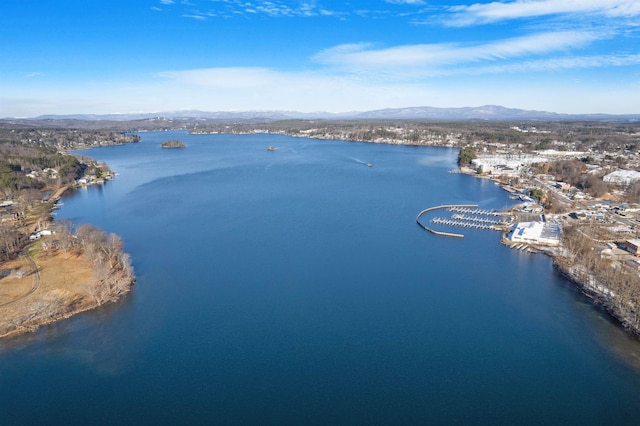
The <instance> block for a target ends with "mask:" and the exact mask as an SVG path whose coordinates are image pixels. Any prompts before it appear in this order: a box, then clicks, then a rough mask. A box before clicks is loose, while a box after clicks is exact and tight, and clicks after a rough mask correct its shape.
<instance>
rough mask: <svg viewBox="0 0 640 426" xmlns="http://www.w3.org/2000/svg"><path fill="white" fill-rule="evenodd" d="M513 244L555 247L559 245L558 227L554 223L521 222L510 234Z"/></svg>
mask: <svg viewBox="0 0 640 426" xmlns="http://www.w3.org/2000/svg"><path fill="white" fill-rule="evenodd" d="M511 241H513V242H514V243H525V244H539V245H544V246H557V245H559V244H560V226H559V225H557V224H555V223H545V222H521V223H518V224H517V225H516V227H515V228H514V229H513V232H512V234H511Z"/></svg>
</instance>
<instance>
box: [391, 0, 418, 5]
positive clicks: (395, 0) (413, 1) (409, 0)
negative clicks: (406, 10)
mask: <svg viewBox="0 0 640 426" xmlns="http://www.w3.org/2000/svg"><path fill="white" fill-rule="evenodd" d="M385 2H387V3H390V4H410V5H417V6H422V5H424V4H426V3H425V2H424V1H423V0H385Z"/></svg>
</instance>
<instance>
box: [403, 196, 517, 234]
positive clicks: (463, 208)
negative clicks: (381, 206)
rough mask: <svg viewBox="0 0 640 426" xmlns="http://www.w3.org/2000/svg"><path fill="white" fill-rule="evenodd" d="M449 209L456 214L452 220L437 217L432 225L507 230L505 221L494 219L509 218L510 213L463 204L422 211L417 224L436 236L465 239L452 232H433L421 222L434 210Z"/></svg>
mask: <svg viewBox="0 0 640 426" xmlns="http://www.w3.org/2000/svg"><path fill="white" fill-rule="evenodd" d="M438 209H447V210H449V211H450V212H453V213H454V214H453V215H452V216H451V218H441V217H435V218H433V219H431V223H434V224H436V225H447V226H458V227H461V228H467V229H490V230H494V231H501V230H504V229H505V226H506V225H507V222H506V221H504V220H498V219H493V218H495V217H504V216H509V214H508V213H502V212H499V211H495V210H481V209H478V205H477V204H463V205H441V206H436V207H430V208H428V209H424V210H422V211H421V212H420V213H418V217H417V218H416V222H417V223H418V225H420V227H422V228H423V229H424V230H426V231H428V232H431V233H432V234H435V235H441V236H445V237H454V238H464V235H463V234H455V233H451V232H442V231H436V230H433V229H431V228H429V227H427V226H425V225H423V224H422V223H421V222H420V218H421V217H422V215H424V214H425V213H428V212H430V211H433V210H438Z"/></svg>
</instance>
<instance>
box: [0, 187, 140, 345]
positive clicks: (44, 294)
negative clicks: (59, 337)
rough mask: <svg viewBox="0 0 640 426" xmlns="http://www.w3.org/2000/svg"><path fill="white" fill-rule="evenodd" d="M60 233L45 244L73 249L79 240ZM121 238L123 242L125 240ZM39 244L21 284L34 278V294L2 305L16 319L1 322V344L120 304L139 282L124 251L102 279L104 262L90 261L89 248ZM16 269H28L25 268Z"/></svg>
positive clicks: (58, 194) (57, 194)
mask: <svg viewBox="0 0 640 426" xmlns="http://www.w3.org/2000/svg"><path fill="white" fill-rule="evenodd" d="M71 188H72V186H71V185H66V186H63V187H61V188H59V189H57V190H56V191H54V192H53V193H52V194H51V195H50V196H49V198H48V199H47V202H51V203H56V202H58V201H59V200H60V199H62V198H63V196H64V195H65V194H68V193H69V190H71ZM56 223H58V222H57V221H56V220H55V219H53V220H52V221H51V224H52V225H53V226H52V228H55V225H56ZM32 226H33V225H32ZM80 226H86V227H89V228H90V229H91V232H93V236H94V237H95V236H97V238H98V239H99V238H105V239H106V238H107V237H108V236H107V234H106V233H105V232H104V231H101V230H99V229H97V228H95V227H93V226H92V225H80ZM60 231H62V232H61V234H53V236H51V237H47V239H46V240H43V241H42V242H52V243H54V244H55V241H58V239H60V240H62V239H63V238H67V244H70V243H69V241H73V239H76V238H77V237H76V235H73V234H72V233H68V235H66V234H67V232H64V231H65V230H60ZM112 235H115V234H112ZM115 237H116V238H117V239H118V241H121V240H120V237H118V236H117V235H115ZM37 244H41V242H38V243H35V244H34V243H33V242H32V243H29V244H27V245H26V246H25V248H24V252H25V253H24V254H23V255H22V257H23V259H29V261H27V262H26V264H28V265H29V266H28V269H29V273H28V274H26V275H25V276H24V277H23V278H21V279H28V278H31V279H32V280H33V284H31V287H32V290H31V291H30V292H29V293H27V294H25V295H21V296H18V297H15V298H13V300H9V301H7V302H5V303H3V304H2V308H3V310H4V312H5V313H7V312H10V314H9V315H8V317H7V318H2V321H3V322H2V323H0V326H1V327H2V329H0V340H2V339H4V338H10V337H15V336H19V335H23V334H27V333H31V332H35V331H37V330H38V329H40V328H41V327H43V326H47V325H51V324H53V323H56V322H58V321H62V320H65V319H68V318H70V317H72V316H75V315H78V314H80V313H83V312H86V311H90V310H93V309H96V308H99V307H101V306H103V305H106V304H110V303H114V302H117V301H119V300H120V299H121V298H122V297H124V296H125V295H126V294H128V293H129V292H130V291H131V289H132V287H133V286H134V285H135V282H136V278H135V274H134V273H133V268H132V267H131V264H130V258H129V256H128V255H127V254H126V253H125V252H124V250H122V248H120V249H118V250H116V252H115V253H114V254H112V258H111V262H115V266H112V267H110V268H109V270H108V271H107V272H106V275H100V274H98V273H97V272H96V270H95V268H96V266H98V264H99V263H100V262H101V261H104V259H102V260H101V259H94V260H93V261H92V260H90V259H88V258H87V257H85V251H84V248H80V247H79V246H75V248H64V249H63V248H60V247H56V248H55V249H53V250H52V251H45V250H43V249H42V246H38V247H35V246H34V245H37ZM74 244H77V243H74ZM58 245H61V244H58ZM30 250H35V251H37V253H36V255H35V256H31V255H30V254H29V251H30ZM14 261H15V259H14V260H13V261H7V262H3V265H11V264H12V262H14ZM17 263H21V262H17ZM14 269H21V270H23V269H24V265H23V266H21V267H19V268H14ZM47 274H50V275H49V276H47ZM5 279H9V278H5ZM0 283H1V282H0ZM12 284H13V283H5V285H12ZM15 285H18V284H17V283H15ZM10 293H11V291H9V294H10Z"/></svg>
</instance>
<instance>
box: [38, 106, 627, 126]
mask: <svg viewBox="0 0 640 426" xmlns="http://www.w3.org/2000/svg"><path fill="white" fill-rule="evenodd" d="M154 118H166V119H177V120H193V119H196V120H198V119H199V120H213V121H277V120H288V119H306V120H309V119H324V120H441V121H617V122H635V121H640V114H625V115H612V114H559V113H555V112H547V111H532V110H523V109H516V108H505V107H502V106H497V105H485V106H480V107H462V108H436V107H428V106H423V107H408V108H386V109H380V110H374V111H365V112H348V113H339V114H334V113H328V112H310V113H302V112H295V111H217V112H205V111H197V110H185V111H167V112H157V113H145V114H104V115H96V114H73V115H42V116H39V117H35V118H33V120H83V121H134V120H149V119H154Z"/></svg>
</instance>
